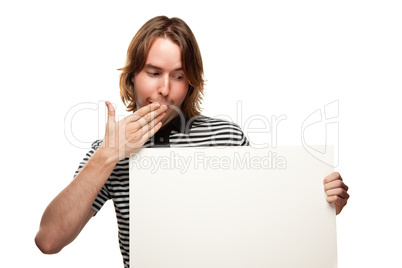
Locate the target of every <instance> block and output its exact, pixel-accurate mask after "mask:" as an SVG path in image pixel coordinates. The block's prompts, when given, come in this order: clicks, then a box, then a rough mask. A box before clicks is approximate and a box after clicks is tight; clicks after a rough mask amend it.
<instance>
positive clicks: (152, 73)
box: [147, 72, 159, 77]
mask: <svg viewBox="0 0 402 268" xmlns="http://www.w3.org/2000/svg"><path fill="white" fill-rule="evenodd" d="M147 73H148V75H149V76H151V77H154V76H158V75H159V73H155V72H147Z"/></svg>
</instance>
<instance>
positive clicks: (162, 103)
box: [148, 100, 171, 107]
mask: <svg viewBox="0 0 402 268" xmlns="http://www.w3.org/2000/svg"><path fill="white" fill-rule="evenodd" d="M154 102H157V103H159V104H160V105H166V106H167V107H169V106H170V105H171V104H168V103H164V102H160V101H150V100H148V103H149V104H152V103H154Z"/></svg>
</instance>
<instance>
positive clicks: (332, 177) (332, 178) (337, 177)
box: [324, 172, 342, 184]
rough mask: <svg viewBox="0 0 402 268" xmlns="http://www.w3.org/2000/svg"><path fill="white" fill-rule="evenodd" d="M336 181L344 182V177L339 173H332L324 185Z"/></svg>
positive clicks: (326, 178)
mask: <svg viewBox="0 0 402 268" xmlns="http://www.w3.org/2000/svg"><path fill="white" fill-rule="evenodd" d="M335 180H341V181H342V177H341V174H339V172H332V173H331V174H329V175H328V176H326V177H325V179H324V184H326V183H328V182H331V181H335Z"/></svg>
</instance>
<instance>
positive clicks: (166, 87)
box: [158, 75, 170, 97]
mask: <svg viewBox="0 0 402 268" xmlns="http://www.w3.org/2000/svg"><path fill="white" fill-rule="evenodd" d="M169 91H170V77H169V75H165V76H163V77H162V78H161V81H160V84H159V87H158V93H159V94H161V95H162V96H164V97H166V96H167V95H168V94H169Z"/></svg>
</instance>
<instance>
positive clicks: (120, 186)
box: [35, 16, 349, 267]
mask: <svg viewBox="0 0 402 268" xmlns="http://www.w3.org/2000/svg"><path fill="white" fill-rule="evenodd" d="M121 71H122V74H121V77H120V95H121V98H122V101H123V102H124V103H125V104H126V105H127V109H128V111H132V112H133V114H131V115H129V116H128V117H126V118H124V119H123V120H121V121H119V122H115V111H114V108H113V106H112V105H111V104H110V103H109V102H106V105H107V108H108V121H107V125H106V133H105V137H104V139H103V140H99V141H96V142H94V143H93V145H92V150H90V151H89V153H88V154H87V157H86V158H84V160H83V161H82V162H81V163H80V166H79V168H78V170H77V171H76V174H75V178H74V180H73V181H72V182H71V183H70V184H69V185H68V186H67V187H66V188H65V189H64V190H63V191H62V192H61V193H60V194H59V195H58V196H56V198H55V199H54V200H53V201H52V202H51V203H50V204H49V206H48V207H47V208H46V210H45V212H44V214H43V217H42V220H41V223H40V228H39V231H38V233H37V235H36V238H35V242H36V244H37V246H38V247H39V249H40V250H41V251H42V252H44V253H47V254H52V253H57V252H59V251H60V250H61V249H62V248H63V247H65V246H66V245H68V244H69V243H70V242H72V241H73V240H74V239H75V238H76V237H77V235H78V234H79V233H80V231H81V230H82V228H83V227H84V226H85V225H86V223H87V222H88V221H89V220H90V219H91V218H92V217H93V216H94V215H95V214H96V212H97V211H99V210H100V208H101V207H102V206H103V204H104V203H105V202H106V200H108V199H113V201H114V204H115V210H116V214H117V219H118V228H119V243H120V249H121V252H122V255H123V262H124V266H125V267H129V196H128V193H129V187H128V184H129V164H128V156H129V155H130V153H134V152H137V151H138V150H140V149H141V148H142V147H183V146H246V145H249V144H248V141H247V139H246V137H245V136H244V134H243V132H242V131H241V129H240V128H239V126H237V125H236V124H234V123H231V122H227V121H223V120H217V119H212V118H209V117H205V116H201V115H200V103H201V98H202V93H203V87H204V80H203V65H202V59H201V54H200V50H199V48H198V44H197V41H196V39H195V37H194V35H193V33H192V32H191V30H190V28H189V27H188V26H187V24H186V23H185V22H184V21H182V20H181V19H178V18H171V19H169V18H167V17H164V16H160V17H155V18H153V19H151V20H149V21H148V22H146V23H145V24H144V25H143V26H142V27H141V29H140V30H139V31H138V32H137V34H136V35H135V36H134V38H133V40H132V41H131V44H130V46H129V48H128V52H127V60H126V65H125V67H124V68H122V69H121ZM324 189H325V190H326V193H327V196H328V197H327V201H328V202H330V203H335V205H336V211H337V214H338V213H339V212H340V211H341V210H342V208H343V207H344V206H345V205H346V202H347V199H348V197H349V195H348V193H347V190H348V187H347V186H346V185H345V184H344V183H343V182H342V178H341V177H340V175H339V174H338V173H332V174H330V175H329V176H327V177H326V178H325V179H324Z"/></svg>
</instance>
